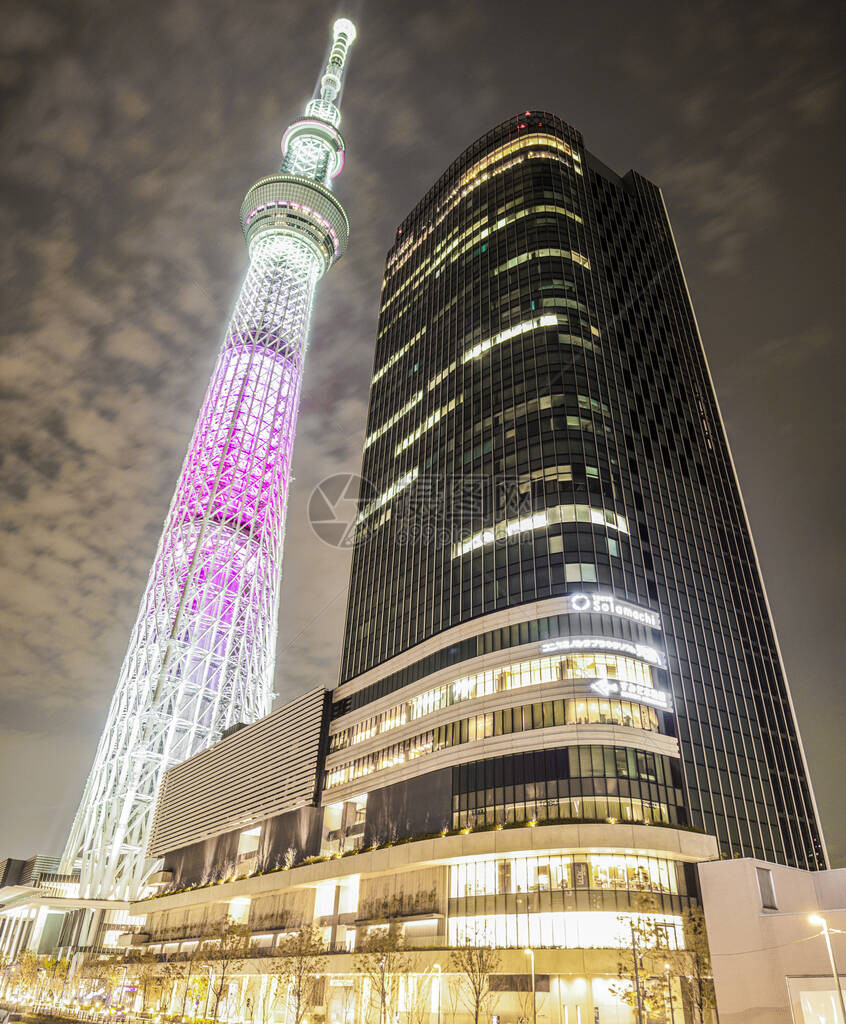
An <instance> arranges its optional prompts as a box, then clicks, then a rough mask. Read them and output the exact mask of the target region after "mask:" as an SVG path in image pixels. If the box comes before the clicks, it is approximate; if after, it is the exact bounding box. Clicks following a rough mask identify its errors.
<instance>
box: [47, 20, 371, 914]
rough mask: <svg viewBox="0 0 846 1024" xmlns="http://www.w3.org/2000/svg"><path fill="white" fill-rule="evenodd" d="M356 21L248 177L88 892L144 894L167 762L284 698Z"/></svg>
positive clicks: (81, 852) (94, 839)
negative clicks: (300, 472)
mask: <svg viewBox="0 0 846 1024" xmlns="http://www.w3.org/2000/svg"><path fill="white" fill-rule="evenodd" d="M354 39H355V27H354V26H353V24H352V23H351V22H349V21H347V20H346V19H341V20H339V21H337V22H336V23H335V25H334V33H333V43H332V47H331V51H330V55H329V59H328V61H327V64H326V67H325V70H324V72H323V74H322V76H321V78H320V80H319V84H318V88H317V90H316V94H315V97H314V98H313V99H312V100H311V101H310V102H309V103H308V104H307V106H306V110H305V116H304V117H302V118H300V119H299V120H297V121H295V122H294V123H293V124H292V125H291V126H290V127H289V128H288V129H287V131H286V132H285V134H284V136H283V139H282V154H283V161H282V167H281V170H280V172H279V173H278V174H273V175H271V176H269V177H265V178H261V179H260V180H259V181H257V182H256V183H255V185H253V187H252V188H251V189H250V190H249V191H248V192H247V195H246V197H245V199H244V203H243V205H242V207H241V226H242V228H243V231H244V237H245V240H246V243H247V248H248V251H249V258H250V264H249V269H248V270H247V275H246V279H245V280H244V283H243V286H242V288H241V292H240V295H239V296H238V301H237V304H236V306H235V311H234V313H233V315H232V319H231V321H230V323H229V326H228V329H227V331H226V336H225V340H224V343H223V346H222V349H221V352H220V356H219V358H218V361H217V365H216V367H215V370H214V374H213V376H212V379H211V383H210V384H209V387H208V391H207V392H206V396H205V399H204V401H203V405H202V409H201V412H200V416H199V419H198V421H197V425H196V428H195V430H194V435H193V438H192V440H191V445H190V447H189V449H188V455H187V457H186V459H185V463H184V466H183V468H182V473H181V475H180V477H179V482H178V484H177V487H176V492H175V494H174V497H173V501H172V503H171V506H170V510H169V512H168V515H167V519H166V520H165V524H164V529H163V530H162V535H161V539H160V540H159V545H158V549H157V551H156V557H155V561H154V562H153V567H152V569H151V571H150V576H149V579H148V582H147V587H146V590H145V591H144V596H143V598H142V600H141V607H140V610H139V613H138V618H137V620H136V623H135V626H134V627H133V630H132V634H131V637H130V641H129V648H128V650H127V653H126V657H125V659H124V662H123V665H122V668H121V672H120V676H119V679H118V684H117V688H116V691H115V694H114V697H113V699H112V703H111V707H110V709H109V715H108V719H107V722H106V725H105V728H104V730H103V734H102V736H101V738H100V743H99V746H98V749H97V754H96V757H95V760H94V765H93V767H92V769H91V773H90V775H89V778H88V781H87V783H86V787H85V791H84V793H83V797H82V801H81V804H80V807H79V810H78V812H77V815H76V819H75V821H74V824H73V828H72V830H71V834H70V837H69V839H68V843H67V847H66V849H65V853H64V858H63V865H62V869H63V870H65V871H70V870H72V869H73V868H74V867H78V868H79V869H80V872H81V873H80V882H81V886H80V889H81V894H82V895H89V896H95V895H96V896H100V897H101V898H102V897H111V898H124V899H125V898H133V897H136V896H138V895H139V894H140V893H141V892H142V891H143V889H144V884H145V879H146V878H147V877H148V875H149V871H150V869H151V866H152V863H151V861H150V860H149V858H148V857H147V841H148V836H149V832H150V828H151V825H152V820H153V814H154V809H155V803H156V797H157V794H158V790H159V786H160V783H161V781H162V777H163V775H164V773H165V771H166V770H167V769H168V768H170V767H171V766H172V765H174V764H176V763H178V762H180V761H182V760H184V759H185V758H187V757H189V756H190V755H192V754H194V753H196V752H197V751H199V750H202V749H203V748H205V747H207V746H209V745H210V744H212V743H214V742H215V741H216V740H218V739H219V738H220V736H221V734H222V732H223V731H224V730H225V729H226V728H228V727H229V726H230V725H232V724H234V723H236V722H252V721H255V720H256V719H257V718H260V717H261V716H262V715H265V714H267V713H268V712H269V711H270V706H271V701H272V698H273V692H272V683H273V670H274V660H275V646H276V632H277V617H278V608H279V590H280V582H281V562H282V546H283V538H284V532H285V513H286V507H287V499H288V486H289V483H290V479H291V455H292V450H293V447H294V431H295V426H296V420H297V410H298V407H299V402H300V386H301V382H302V375H303V361H304V357H305V352H306V345H307V336H308V327H309V319H310V317H311V311H312V306H313V303H314V295H315V289H316V285H317V282H318V281H319V280H320V278H321V277H322V276H323V274H324V273H325V272H326V270H327V269H328V268H329V267H330V266H331V265H332V264H333V263H334V262H335V261H337V260H338V259H339V258H340V257H341V255H342V254H343V252H344V250H345V248H346V244H347V239H348V235H349V222H348V220H347V216H346V213H345V212H344V209H343V207H342V206H341V204H340V203H339V202H338V200H337V199H336V198H335V197H334V195H333V194H332V191H331V185H332V179H333V178H334V177H336V176H337V175H338V174H339V173H340V171H341V169H342V168H343V164H344V141H343V139H342V137H341V134H340V132H339V131H338V126H339V124H340V120H341V114H340V110H339V104H340V94H341V87H342V82H343V76H344V69H345V64H346V58H347V54H348V50H349V47H350V46H351V44H352V42H353V40H354Z"/></svg>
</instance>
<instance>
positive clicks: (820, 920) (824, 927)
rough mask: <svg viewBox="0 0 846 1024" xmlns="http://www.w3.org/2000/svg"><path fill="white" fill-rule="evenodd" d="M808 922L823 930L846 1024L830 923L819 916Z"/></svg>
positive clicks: (814, 916)
mask: <svg viewBox="0 0 846 1024" xmlns="http://www.w3.org/2000/svg"><path fill="white" fill-rule="evenodd" d="M808 920H809V921H810V922H811V924H817V925H819V926H820V927H821V928H822V933H823V935H824V936H825V946H826V949H827V950H828V962H829V963H830V964H831V976H832V977H833V978H834V988H835V991H836V992H837V998H838V999H839V1000H840V1013H841V1016H842V1018H843V1024H846V1005H844V1003H843V989H842V988H841V987H840V975H839V974H838V973H837V964H836V963H835V962H834V950H833V949H832V948H831V936H830V935H829V933H828V921H826V919H825V918H824V917H820V915H819V914H812V915H811V916H810V917H809V918H808Z"/></svg>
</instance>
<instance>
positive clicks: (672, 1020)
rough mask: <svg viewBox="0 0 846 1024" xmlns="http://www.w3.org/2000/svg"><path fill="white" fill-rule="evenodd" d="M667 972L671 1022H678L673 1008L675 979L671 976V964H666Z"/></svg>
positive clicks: (674, 1023) (672, 1023) (671, 1023)
mask: <svg viewBox="0 0 846 1024" xmlns="http://www.w3.org/2000/svg"><path fill="white" fill-rule="evenodd" d="M664 970H665V972H666V974H667V995H668V996H669V997H670V1024H676V1012H675V1010H674V1009H673V979H672V978H671V977H670V965H669V964H664Z"/></svg>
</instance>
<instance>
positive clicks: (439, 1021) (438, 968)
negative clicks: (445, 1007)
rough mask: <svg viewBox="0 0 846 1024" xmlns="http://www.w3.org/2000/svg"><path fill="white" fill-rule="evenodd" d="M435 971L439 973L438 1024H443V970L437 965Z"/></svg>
mask: <svg viewBox="0 0 846 1024" xmlns="http://www.w3.org/2000/svg"><path fill="white" fill-rule="evenodd" d="M435 970H436V971H437V972H438V1024H441V974H442V973H443V968H442V967H441V965H440V964H435Z"/></svg>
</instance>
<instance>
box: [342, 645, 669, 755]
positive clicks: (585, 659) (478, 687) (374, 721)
mask: <svg viewBox="0 0 846 1024" xmlns="http://www.w3.org/2000/svg"><path fill="white" fill-rule="evenodd" d="M573 643H574V646H577V645H578V640H577V639H576V640H574V641H573ZM608 643H609V644H612V643H614V641H613V640H612V639H611V638H609V639H608ZM569 679H614V680H621V679H622V680H625V681H626V682H631V683H635V684H637V685H639V686H648V687H650V688H652V686H653V675H652V668H651V667H650V666H649V665H647V664H645V663H644V662H642V661H637V660H635V659H634V658H626V657H624V656H622V655H618V654H608V653H605V652H600V651H596V652H590V653H573V654H568V655H566V656H565V657H561V656H560V655H559V656H555V657H549V658H531V659H530V660H527V661H519V662H517V663H516V664H512V665H505V666H501V667H499V668H491V669H484V670H483V671H480V672H474V673H472V674H471V675H465V676H461V677H460V678H458V679H453V680H451V681H450V682H447V683H442V684H441V685H440V686H435V687H432V689H430V690H425V691H424V692H423V693H420V694H418V695H417V696H416V697H412V698H411V700H408V701H403V702H402V703H401V704H397V705H395V706H394V707H392V708H389V709H388V710H387V711H384V712H382V714H379V715H374V716H373V717H372V718H367V719H365V720H364V721H363V722H358V723H356V725H352V726H350V727H349V728H348V729H344V730H342V731H341V732H337V733H335V734H334V735H333V736H332V737H331V739H330V748H329V749H330V751H335V750H343V749H344V748H345V747H347V746H351V745H354V744H356V743H362V742H364V741H365V740H369V739H371V738H372V737H373V736H378V735H379V734H380V733H384V732H389V731H390V730H391V729H396V728H398V727H399V726H403V725H407V724H408V723H409V722H414V721H417V720H418V719H420V718H424V717H426V716H427V715H430V714H432V713H434V712H435V711H440V710H441V708H447V707H452V706H453V705H454V704H460V703H462V702H463V701H466V700H473V699H475V698H477V697H486V696H488V695H489V694H492V693H507V692H508V691H509V690H518V689H522V688H523V687H524V686H538V685H539V684H541V683H553V682H563V681H566V680H569ZM616 703H618V704H619V703H621V702H619V701H617V702H616ZM559 724H570V723H559Z"/></svg>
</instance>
